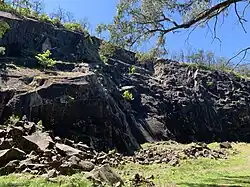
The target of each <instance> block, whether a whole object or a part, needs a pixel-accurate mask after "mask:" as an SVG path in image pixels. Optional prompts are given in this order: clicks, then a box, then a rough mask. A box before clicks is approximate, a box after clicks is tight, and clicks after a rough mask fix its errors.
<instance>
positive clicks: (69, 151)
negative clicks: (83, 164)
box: [55, 143, 82, 156]
mask: <svg viewBox="0 0 250 187" xmlns="http://www.w3.org/2000/svg"><path fill="white" fill-rule="evenodd" d="M55 146H56V149H57V151H58V152H59V153H60V154H61V155H67V156H77V155H80V154H81V153H82V151H80V150H79V149H75V148H73V147H71V146H68V145H65V144H61V143H56V145H55Z"/></svg>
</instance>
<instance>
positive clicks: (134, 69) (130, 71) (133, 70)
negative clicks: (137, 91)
mask: <svg viewBox="0 0 250 187" xmlns="http://www.w3.org/2000/svg"><path fill="white" fill-rule="evenodd" d="M135 73H136V67H135V66H134V65H132V66H131V67H130V68H129V74H130V75H133V74H135Z"/></svg>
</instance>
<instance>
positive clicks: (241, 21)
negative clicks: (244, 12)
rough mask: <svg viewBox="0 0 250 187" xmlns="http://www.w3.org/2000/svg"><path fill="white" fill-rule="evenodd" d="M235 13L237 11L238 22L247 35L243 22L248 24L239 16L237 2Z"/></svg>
mask: <svg viewBox="0 0 250 187" xmlns="http://www.w3.org/2000/svg"><path fill="white" fill-rule="evenodd" d="M234 11H235V13H236V15H237V17H238V20H239V22H240V25H241V27H242V29H243V30H244V32H245V33H247V31H246V29H245V27H244V23H243V21H244V22H246V20H245V19H244V18H243V17H241V16H240V15H239V13H238V10H237V3H236V2H235V3H234Z"/></svg>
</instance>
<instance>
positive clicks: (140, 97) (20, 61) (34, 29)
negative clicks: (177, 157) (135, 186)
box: [0, 12, 250, 154]
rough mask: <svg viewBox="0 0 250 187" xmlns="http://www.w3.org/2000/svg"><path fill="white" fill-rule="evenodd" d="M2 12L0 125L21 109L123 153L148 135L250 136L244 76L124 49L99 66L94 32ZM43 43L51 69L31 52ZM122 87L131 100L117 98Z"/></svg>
mask: <svg viewBox="0 0 250 187" xmlns="http://www.w3.org/2000/svg"><path fill="white" fill-rule="evenodd" d="M0 17H1V19H4V20H5V21H6V22H8V24H9V25H10V26H11V29H10V30H9V31H8V32H7V33H6V34H5V35H4V37H3V38H2V39H0V46H5V47H6V50H7V51H6V55H5V56H3V57H1V58H0V63H1V65H2V66H1V67H2V68H1V72H0V73H1V83H0V121H1V123H2V124H3V123H4V121H6V120H7V119H8V118H9V116H11V115H12V114H15V115H19V116H20V117H22V116H23V115H26V116H27V118H28V120H30V121H34V122H38V121H39V120H42V122H43V125H44V126H45V128H46V130H51V131H52V133H54V134H55V135H56V136H60V137H62V138H69V139H74V140H75V141H81V142H83V143H86V144H88V145H90V146H93V147H94V148H95V149H97V150H104V151H107V150H109V149H113V148H116V149H117V150H118V151H120V152H124V153H128V154H130V153H133V151H134V150H137V149H139V147H140V143H143V142H148V141H149V142H152V141H160V140H168V139H174V140H177V141H180V142H189V141H207V142H209V141H236V140H237V141H249V140H250V138H249V137H250V136H249V133H250V120H249V117H250V112H249V111H250V81H248V80H246V79H242V78H240V77H237V76H235V75H234V74H230V73H225V72H222V71H217V70H203V69H199V68H197V67H195V66H191V65H190V66H189V65H185V64H181V63H178V62H173V61H170V60H159V61H157V62H156V63H154V64H153V63H152V64H150V63H149V64H144V65H141V64H139V63H138V62H136V60H135V57H134V54H133V53H132V52H129V51H125V50H120V51H117V52H116V54H115V55H114V56H113V57H112V58H111V59H110V60H109V62H108V65H105V64H104V63H102V62H101V60H100V58H99V55H98V46H99V45H100V40H99V39H97V38H95V37H91V36H88V35H84V34H82V33H76V32H72V31H68V30H65V29H63V28H58V27H55V26H53V25H50V24H47V23H42V22H38V21H36V20H32V19H24V18H19V17H16V16H14V15H11V14H8V13H5V12H0ZM44 49H50V50H51V52H52V58H54V59H56V60H58V63H57V64H56V66H55V68H54V69H53V70H47V71H44V70H41V68H39V65H38V63H37V61H36V60H35V58H34V55H35V54H37V53H38V52H39V53H40V52H41V51H42V50H44ZM13 64H14V65H13ZM132 64H133V65H135V66H136V73H135V74H129V68H130V67H131V65H132ZM124 89H129V90H130V91H131V92H132V93H133V97H134V100H132V101H127V100H126V99H124V98H123V97H122V92H123V90H124Z"/></svg>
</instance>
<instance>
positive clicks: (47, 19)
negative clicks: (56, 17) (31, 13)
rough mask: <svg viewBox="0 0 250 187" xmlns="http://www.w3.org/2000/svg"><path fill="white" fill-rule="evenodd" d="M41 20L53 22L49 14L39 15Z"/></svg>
mask: <svg viewBox="0 0 250 187" xmlns="http://www.w3.org/2000/svg"><path fill="white" fill-rule="evenodd" d="M38 19H39V20H41V21H45V22H51V23H52V22H53V21H52V20H51V19H50V18H49V16H48V15H47V14H41V15H40V16H39V17H38Z"/></svg>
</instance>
